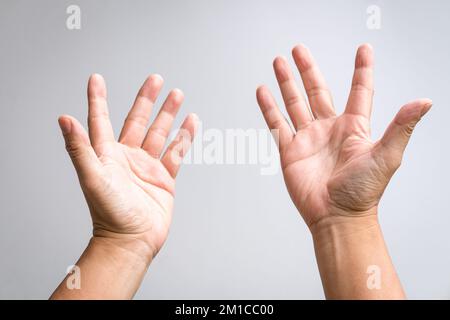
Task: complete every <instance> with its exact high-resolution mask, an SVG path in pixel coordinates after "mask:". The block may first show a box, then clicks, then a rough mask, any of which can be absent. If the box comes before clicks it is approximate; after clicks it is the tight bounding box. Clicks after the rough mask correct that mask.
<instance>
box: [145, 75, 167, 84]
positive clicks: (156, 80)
mask: <svg viewBox="0 0 450 320" xmlns="http://www.w3.org/2000/svg"><path fill="white" fill-rule="evenodd" d="M146 82H148V83H151V84H152V85H155V86H162V85H163V83H164V79H163V77H162V76H161V75H160V74H157V73H154V74H151V75H149V76H148V77H147V79H146Z"/></svg>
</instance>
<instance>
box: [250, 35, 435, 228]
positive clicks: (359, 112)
mask: <svg viewBox="0 0 450 320" xmlns="http://www.w3.org/2000/svg"><path fill="white" fill-rule="evenodd" d="M292 55H293V58H294V61H295V64H296V65H297V68H298V70H299V72H300V75H301V78H302V81H303V85H304V88H305V90H306V93H307V96H308V102H309V104H308V103H307V102H306V100H305V99H304V97H303V95H302V94H301V92H300V89H299V88H298V87H297V85H296V83H295V80H294V77H293V74H292V72H291V70H290V68H289V66H288V63H287V61H286V59H285V58H282V57H277V58H276V59H275V61H274V70H275V74H276V77H277V80H278V84H279V87H280V90H281V93H282V96H283V99H284V103H285V105H286V109H287V112H288V114H289V117H290V119H291V121H292V125H293V128H294V129H295V130H292V129H291V126H290V124H289V123H288V122H287V121H286V119H285V118H284V117H283V115H282V113H281V112H280V110H279V109H278V107H277V105H276V103H275V100H274V98H273V97H272V95H271V94H270V92H269V90H268V89H267V88H266V87H265V86H261V87H259V88H258V90H257V100H258V103H259V105H260V107H261V111H262V113H263V115H264V117H265V120H266V122H267V124H268V126H269V128H270V129H275V130H276V131H275V132H277V133H278V139H279V148H280V156H281V164H282V168H283V174H284V179H285V182H286V186H287V189H288V191H289V194H290V196H291V198H292V200H293V201H294V203H295V205H296V206H297V208H298V210H299V211H300V213H301V214H302V216H303V218H304V219H305V221H306V223H307V224H308V226H310V227H311V226H312V225H314V224H315V223H317V222H318V221H320V220H321V219H323V218H325V217H330V216H355V215H358V216H364V215H371V214H376V212H377V210H376V208H377V205H378V202H379V200H380V197H381V196H382V194H383V191H384V189H385V188H386V185H387V184H388V182H389V180H390V178H391V177H392V175H393V174H394V172H395V171H396V169H397V168H398V167H399V165H400V163H401V159H402V155H403V152H404V150H405V147H406V145H407V143H408V140H409V138H410V136H411V133H412V131H413V129H414V126H415V125H416V123H417V122H418V121H419V120H420V119H421V117H422V116H423V115H424V114H425V113H426V112H427V111H428V110H429V109H430V107H431V100H429V99H420V100H416V101H413V102H410V103H408V104H406V105H405V106H403V107H402V108H401V109H400V111H399V112H398V113H397V115H396V116H395V118H394V120H393V121H392V123H391V124H390V125H389V127H388V128H387V130H386V132H385V133H384V135H383V137H382V138H381V139H380V140H378V141H375V142H374V141H372V140H371V139H370V114H371V110H372V96H373V78H372V75H373V53H372V48H371V46H370V45H367V44H365V45H362V46H360V47H359V48H358V51H357V54H356V61H355V71H354V75H353V81H352V86H351V91H350V95H349V98H348V102H347V105H346V108H345V112H344V113H343V114H341V115H339V116H337V115H336V113H335V109H334V106H333V101H332V98H331V93H330V92H329V90H328V88H327V85H326V83H325V80H324V78H323V76H322V74H321V72H320V71H319V68H318V67H317V65H316V63H315V62H314V60H313V58H312V56H311V53H310V51H309V50H308V49H307V48H306V47H304V46H302V45H299V46H297V47H295V48H294V49H293V51H292Z"/></svg>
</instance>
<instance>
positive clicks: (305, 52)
mask: <svg viewBox="0 0 450 320" xmlns="http://www.w3.org/2000/svg"><path fill="white" fill-rule="evenodd" d="M292 57H293V58H294V61H295V63H296V65H297V67H298V68H299V70H300V71H302V72H303V71H305V70H308V69H309V68H311V66H312V56H311V52H310V50H309V49H308V48H307V47H306V46H305V45H304V44H298V45H296V46H295V47H294V48H293V49H292Z"/></svg>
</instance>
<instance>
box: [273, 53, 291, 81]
mask: <svg viewBox="0 0 450 320" xmlns="http://www.w3.org/2000/svg"><path fill="white" fill-rule="evenodd" d="M273 69H274V71H275V76H276V77H277V80H278V82H280V83H282V82H285V81H287V80H289V79H290V78H291V75H290V70H289V67H288V62H287V59H286V57H284V56H277V57H276V58H275V59H274V60H273Z"/></svg>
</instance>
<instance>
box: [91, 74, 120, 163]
mask: <svg viewBox="0 0 450 320" xmlns="http://www.w3.org/2000/svg"><path fill="white" fill-rule="evenodd" d="M88 103H89V113H88V126H89V137H90V139H91V143H92V146H93V147H94V150H95V152H96V153H97V154H98V155H99V154H100V153H101V147H102V145H104V144H107V143H111V142H114V132H113V129H112V126H111V122H110V120H109V113H108V105H107V103H106V86H105V80H104V79H103V77H102V76H101V75H99V74H93V75H92V76H91V77H90V78H89V83H88Z"/></svg>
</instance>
